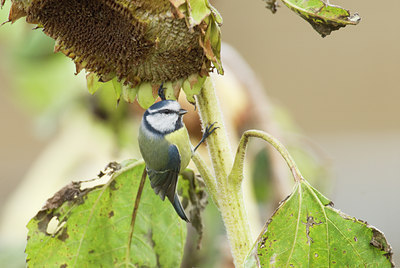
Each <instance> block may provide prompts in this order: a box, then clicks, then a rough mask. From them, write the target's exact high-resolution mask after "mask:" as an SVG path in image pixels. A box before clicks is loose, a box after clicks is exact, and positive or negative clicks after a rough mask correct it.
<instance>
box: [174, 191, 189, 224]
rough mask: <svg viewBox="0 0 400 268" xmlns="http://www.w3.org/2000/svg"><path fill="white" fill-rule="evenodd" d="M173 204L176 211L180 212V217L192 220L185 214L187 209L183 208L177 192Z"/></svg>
mask: <svg viewBox="0 0 400 268" xmlns="http://www.w3.org/2000/svg"><path fill="white" fill-rule="evenodd" d="M172 205H173V206H174V209H175V211H176V213H178V215H179V217H181V218H182V220H184V221H187V222H190V221H189V219H188V217H187V216H186V214H185V211H184V210H183V207H182V204H181V201H179V197H178V195H177V194H176V193H175V197H174V203H172Z"/></svg>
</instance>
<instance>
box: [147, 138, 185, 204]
mask: <svg viewBox="0 0 400 268" xmlns="http://www.w3.org/2000/svg"><path fill="white" fill-rule="evenodd" d="M180 168H181V157H180V155H179V151H178V148H177V147H176V146H175V145H170V146H169V148H168V163H167V165H166V166H165V169H163V170H153V169H147V173H148V174H149V178H150V184H151V187H152V188H153V189H154V192H155V193H156V194H158V195H159V196H160V197H161V199H162V200H164V199H165V196H167V197H168V199H169V201H171V203H173V202H174V195H175V190H176V183H177V181H178V175H179V172H180Z"/></svg>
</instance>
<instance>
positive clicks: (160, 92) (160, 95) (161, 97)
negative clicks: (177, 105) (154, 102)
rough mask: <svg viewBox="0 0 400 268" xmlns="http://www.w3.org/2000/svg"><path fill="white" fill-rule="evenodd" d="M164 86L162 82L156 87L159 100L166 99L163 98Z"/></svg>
mask: <svg viewBox="0 0 400 268" xmlns="http://www.w3.org/2000/svg"><path fill="white" fill-rule="evenodd" d="M165 89H166V88H165V87H164V82H162V83H161V85H160V87H159V88H158V96H159V97H160V99H161V100H166V99H165Z"/></svg>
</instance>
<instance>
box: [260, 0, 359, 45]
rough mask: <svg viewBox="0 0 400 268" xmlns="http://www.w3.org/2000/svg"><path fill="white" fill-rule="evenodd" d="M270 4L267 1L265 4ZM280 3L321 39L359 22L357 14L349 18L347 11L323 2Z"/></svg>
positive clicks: (286, 1)
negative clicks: (308, 24)
mask: <svg viewBox="0 0 400 268" xmlns="http://www.w3.org/2000/svg"><path fill="white" fill-rule="evenodd" d="M270 2H271V1H267V4H270ZM272 2H273V3H274V1H272ZM282 2H283V3H284V4H285V5H286V6H287V7H289V8H290V9H291V10H293V11H294V12H296V13H297V14H299V15H300V17H302V18H303V19H305V20H306V21H308V22H309V23H310V24H311V26H312V27H313V28H314V29H315V30H316V31H317V32H318V33H319V34H320V35H321V36H322V37H325V36H327V35H329V34H330V33H331V32H332V31H335V30H338V29H339V28H341V27H345V26H346V25H356V24H358V23H359V21H360V20H361V18H360V16H359V15H358V14H357V13H355V14H354V15H352V16H351V15H350V12H349V11H348V10H346V9H343V8H341V7H339V6H335V5H331V4H328V3H326V2H325V1H323V0H309V1H303V0H282ZM272 11H274V9H272ZM275 11H276V9H275Z"/></svg>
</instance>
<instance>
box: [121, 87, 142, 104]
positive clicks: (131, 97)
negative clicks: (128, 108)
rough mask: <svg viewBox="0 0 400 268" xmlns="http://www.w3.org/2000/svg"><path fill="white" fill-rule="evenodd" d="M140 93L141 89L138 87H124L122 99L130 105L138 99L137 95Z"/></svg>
mask: <svg viewBox="0 0 400 268" xmlns="http://www.w3.org/2000/svg"><path fill="white" fill-rule="evenodd" d="M138 91H139V87H138V86H136V87H134V88H131V87H125V86H123V87H122V98H123V99H124V100H125V101H126V102H128V103H133V102H134V101H135V99H136V95H137V93H138Z"/></svg>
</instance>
